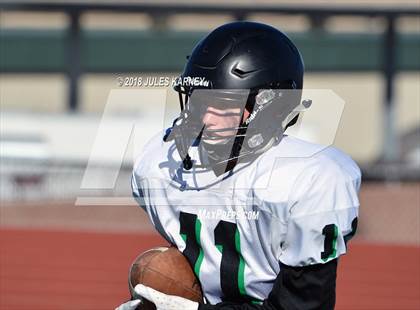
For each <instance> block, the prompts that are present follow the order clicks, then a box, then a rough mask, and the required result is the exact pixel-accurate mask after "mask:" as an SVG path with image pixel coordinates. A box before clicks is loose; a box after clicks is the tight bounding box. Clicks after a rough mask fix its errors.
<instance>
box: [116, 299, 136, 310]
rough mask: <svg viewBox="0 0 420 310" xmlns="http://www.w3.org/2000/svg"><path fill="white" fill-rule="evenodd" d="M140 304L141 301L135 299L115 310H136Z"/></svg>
mask: <svg viewBox="0 0 420 310" xmlns="http://www.w3.org/2000/svg"><path fill="white" fill-rule="evenodd" d="M139 304H140V299H134V300H130V301H127V302H125V303H123V304H121V305H119V306H118V307H117V308H115V310H136V308H137V306H138V305H139Z"/></svg>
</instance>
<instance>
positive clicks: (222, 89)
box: [165, 22, 304, 174]
mask: <svg viewBox="0 0 420 310" xmlns="http://www.w3.org/2000/svg"><path fill="white" fill-rule="evenodd" d="M303 73H304V65H303V61H302V57H301V55H300V53H299V51H298V49H297V48H296V46H295V45H294V44H293V43H292V41H291V40H290V39H289V38H288V37H287V36H286V35H285V34H284V33H283V32H281V31H279V30H277V29H275V28H273V27H271V26H268V25H265V24H261V23H255V22H233V23H229V24H225V25H223V26H220V27H219V28H217V29H215V30H214V31H212V32H211V33H210V34H209V35H207V36H206V37H205V38H203V39H202V40H201V41H200V42H199V43H198V44H197V45H196V46H195V48H194V49H193V51H192V54H191V56H189V57H188V61H187V64H186V66H185V68H184V72H183V73H182V75H181V76H180V77H179V79H178V80H177V83H176V85H175V86H174V89H175V90H176V91H177V92H178V93H179V100H180V106H181V114H180V116H179V117H178V118H177V119H176V120H175V121H174V124H173V127H172V130H171V132H170V133H168V135H167V136H166V137H165V140H172V139H175V142H176V147H177V150H178V152H179V154H180V156H181V158H182V159H183V165H184V168H185V169H187V170H189V169H190V168H191V167H192V165H193V162H192V161H191V158H190V156H189V155H188V150H189V148H190V147H191V146H192V145H194V144H197V142H198V145H199V149H200V154H205V157H206V158H207V161H205V160H202V163H201V165H207V166H208V167H211V168H212V169H213V170H214V171H215V172H216V174H221V173H223V172H225V171H228V170H230V169H232V168H233V167H234V166H235V165H236V163H237V162H238V161H251V160H252V159H254V158H256V157H257V156H259V154H262V153H263V152H264V151H266V150H267V149H269V148H270V147H271V146H272V145H274V144H275V143H278V142H279V141H280V139H281V137H282V136H283V132H284V129H285V126H286V125H287V124H284V122H285V120H288V121H290V115H291V113H292V111H293V110H294V109H295V108H296V107H297V106H298V105H299V103H300V100H301V89H302V86H303ZM208 106H217V107H226V108H231V107H239V108H240V111H241V114H242V118H241V120H243V121H241V123H240V124H238V126H237V127H232V128H223V129H217V130H214V129H213V130H209V129H207V130H206V128H205V125H204V124H203V123H202V119H201V116H202V115H203V113H204V112H205V110H206V108H207V107H208ZM245 110H246V111H248V113H249V116H248V117H247V118H246V119H244V118H243V113H245ZM288 117H289V119H288ZM294 121H296V118H294ZM289 124H290V122H289ZM223 131H224V132H235V134H232V135H230V136H229V137H228V138H226V135H222V136H223V137H221V134H220V133H221V132H223ZM218 140H220V141H218ZM219 142H220V143H219Z"/></svg>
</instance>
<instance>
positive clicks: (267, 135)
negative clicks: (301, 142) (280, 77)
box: [171, 88, 300, 175]
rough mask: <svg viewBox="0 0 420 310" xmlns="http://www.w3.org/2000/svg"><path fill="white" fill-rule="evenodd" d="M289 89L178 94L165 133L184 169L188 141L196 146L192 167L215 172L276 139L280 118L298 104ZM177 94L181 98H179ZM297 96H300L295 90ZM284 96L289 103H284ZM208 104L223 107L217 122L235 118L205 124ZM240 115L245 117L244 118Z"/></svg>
mask: <svg viewBox="0 0 420 310" xmlns="http://www.w3.org/2000/svg"><path fill="white" fill-rule="evenodd" d="M290 91H292V90H282V89H270V88H268V89H255V90H227V89H221V90H214V89H195V90H194V91H191V90H189V91H187V90H184V91H183V92H179V94H180V105H181V108H183V109H182V111H181V114H180V116H179V117H178V118H177V120H176V121H175V122H174V127H173V130H172V133H171V135H172V136H173V138H174V139H175V143H176V146H177V149H178V152H179V154H180V156H181V158H183V160H184V168H188V167H189V168H191V166H192V162H191V159H190V158H189V155H188V150H189V148H190V147H191V146H192V145H195V146H198V151H199V154H200V161H201V164H200V165H198V167H200V166H201V167H207V168H211V169H212V170H214V172H215V173H216V174H217V175H219V174H222V173H224V172H226V171H228V170H231V169H232V168H233V167H234V166H235V165H236V164H237V163H238V162H250V161H252V160H253V159H255V158H256V157H258V156H259V155H260V154H262V153H263V152H265V151H266V150H267V149H269V148H270V147H271V146H272V145H274V144H275V143H278V142H279V141H280V139H281V137H282V135H283V131H284V128H283V126H282V121H283V120H284V119H286V117H287V116H288V115H289V114H290V112H292V110H293V108H294V107H296V106H297V105H298V103H299V100H296V95H297V94H296V91H295V90H293V91H294V92H295V93H294V95H293V96H292V95H291V94H290V93H288V94H286V92H290ZM182 95H184V96H185V97H184V98H185V99H184V100H183V101H182ZM298 95H299V99H300V91H299V94H298ZM287 100H289V101H290V100H291V101H293V102H289V103H288V104H287V103H286V102H285V101H287ZM279 106H281V109H279ZM209 107H210V109H209ZM213 108H214V109H215V110H216V111H223V110H225V111H228V112H226V113H225V112H224V113H223V116H220V117H219V121H220V120H222V123H223V117H226V118H229V117H232V118H234V119H235V122H229V121H226V122H225V124H228V125H227V126H226V127H223V126H207V125H206V124H205V122H203V118H204V116H205V115H206V113H209V110H210V113H211V111H212V110H213ZM232 111H234V112H232ZM279 111H281V113H280V112H279ZM216 113H217V112H216ZM245 113H247V114H248V117H244V116H245ZM219 125H220V124H219Z"/></svg>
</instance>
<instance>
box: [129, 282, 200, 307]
mask: <svg viewBox="0 0 420 310" xmlns="http://www.w3.org/2000/svg"><path fill="white" fill-rule="evenodd" d="M134 291H135V292H136V293H137V294H139V295H140V296H142V297H143V298H145V299H147V300H149V301H150V302H152V303H154V304H155V306H156V310H179V309H182V310H197V309H198V303H197V302H194V301H191V300H188V299H186V298H182V297H179V296H172V295H166V294H164V293H161V292H158V291H156V290H154V289H152V288H150V287H147V286H144V285H142V284H137V285H136V287H135V288H134ZM123 310H125V309H123Z"/></svg>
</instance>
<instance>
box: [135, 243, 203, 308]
mask: <svg viewBox="0 0 420 310" xmlns="http://www.w3.org/2000/svg"><path fill="white" fill-rule="evenodd" d="M128 281H129V283H128V284H129V289H130V293H131V297H132V298H133V299H135V298H138V296H137V294H136V293H135V291H134V287H135V286H136V285H137V284H143V285H146V286H149V287H151V288H154V289H155V290H158V291H160V292H162V293H165V294H168V295H176V296H181V297H184V298H187V299H190V300H193V301H196V302H202V301H203V294H202V292H201V287H200V283H199V281H198V279H197V278H196V276H195V274H194V272H193V270H192V268H191V266H190V264H189V263H188V261H187V259H186V258H185V257H184V255H183V254H182V253H181V252H180V251H178V249H177V248H175V247H157V248H153V249H150V250H148V251H146V252H144V253H142V254H140V255H139V256H138V257H137V258H136V259H135V260H134V262H133V264H132V265H131V268H130V272H129V278H128ZM138 309H141V310H155V309H156V307H155V305H154V304H153V303H151V302H148V301H147V300H144V302H143V303H142V304H141V305H140V306H139V307H138Z"/></svg>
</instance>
